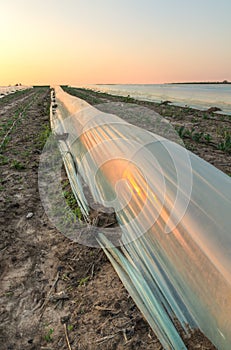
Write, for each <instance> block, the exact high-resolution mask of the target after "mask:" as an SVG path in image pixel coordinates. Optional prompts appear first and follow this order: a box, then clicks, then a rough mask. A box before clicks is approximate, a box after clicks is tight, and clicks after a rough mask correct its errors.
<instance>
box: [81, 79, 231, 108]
mask: <svg viewBox="0 0 231 350" xmlns="http://www.w3.org/2000/svg"><path fill="white" fill-rule="evenodd" d="M88 87H89V88H93V89H96V90H98V91H103V92H108V93H110V94H114V95H121V96H127V95H130V96H131V97H134V98H136V99H141V100H147V101H154V102H160V101H163V100H169V101H171V102H172V103H173V104H174V105H178V106H185V105H187V106H190V107H193V108H198V109H202V110H205V109H207V108H209V107H212V106H216V107H219V108H220V109H222V111H223V113H225V114H229V115H231V84H227V85H225V84H187V85H186V84H160V85H158V84H150V85H141V84H139V85H88Z"/></svg>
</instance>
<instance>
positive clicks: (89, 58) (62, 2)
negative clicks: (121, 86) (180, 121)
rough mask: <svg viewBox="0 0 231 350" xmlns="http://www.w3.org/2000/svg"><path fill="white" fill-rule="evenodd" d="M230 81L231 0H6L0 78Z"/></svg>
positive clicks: (0, 1) (1, 14) (1, 10)
mask: <svg viewBox="0 0 231 350" xmlns="http://www.w3.org/2000/svg"><path fill="white" fill-rule="evenodd" d="M225 79H227V80H231V0H193V1H190V0H0V85H9V84H15V83H22V84H72V85H78V84H88V83H93V84H94V83H165V82H176V81H208V80H209V81H214V80H225Z"/></svg>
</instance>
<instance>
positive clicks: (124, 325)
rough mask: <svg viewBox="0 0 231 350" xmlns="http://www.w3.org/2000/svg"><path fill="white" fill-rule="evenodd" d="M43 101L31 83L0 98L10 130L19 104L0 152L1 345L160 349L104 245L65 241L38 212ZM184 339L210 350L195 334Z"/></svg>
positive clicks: (45, 121)
mask: <svg viewBox="0 0 231 350" xmlns="http://www.w3.org/2000/svg"><path fill="white" fill-rule="evenodd" d="M2 100H4V99H2ZM49 103H50V95H49V89H46V88H40V89H39V88H37V89H34V90H33V91H28V92H26V93H25V94H24V95H23V96H18V95H17V96H15V99H14V98H13V96H11V100H10V101H7V103H5V105H4V101H1V105H0V107H1V112H0V114H1V117H0V123H1V126H2V127H4V126H5V127H6V123H8V124H9V125H8V126H7V128H8V129H9V127H11V126H12V122H11V123H9V121H10V120H12V121H13V120H15V118H18V116H19V113H20V111H22V110H24V113H23V115H22V116H21V117H20V119H19V120H18V121H17V122H16V123H15V124H14V127H13V128H12V130H11V133H10V137H9V138H8V139H7V142H6V143H5V144H4V147H3V149H2V151H1V158H0V172H1V184H0V186H1V187H0V190H1V191H0V211H1V217H0V225H1V237H0V272H1V282H0V293H1V294H0V349H1V350H19V349H20V350H22V349H23V350H27V349H28V350H29V349H30V350H32V349H34V350H36V349H43V350H52V349H54V350H56V349H63V350H64V349H68V350H70V349H72V350H76V349H81V350H83V349H85V350H86V349H87V350H90V349H93V350H95V349H97V350H100V349H102V350H104V349H144V350H148V349H150V350H151V349H153V350H157V349H158V350H161V349H162V346H161V345H160V343H159V341H158V340H157V338H156V336H155V335H154V334H153V332H152V331H151V329H150V327H149V326H148V324H147V323H146V321H144V319H143V318H142V315H141V314H140V312H139V310H137V308H136V306H135V305H134V302H133V300H132V299H131V297H129V295H128V293H127V292H126V290H125V289H124V287H123V285H122V284H121V282H120V280H119V278H118V277H117V275H116V273H115V272H114V270H113V268H112V266H111V265H110V263H109V262H108V261H107V259H106V257H105V256H104V255H103V253H102V251H101V250H100V249H91V248H88V247H85V246H80V245H78V244H76V243H73V242H71V241H69V240H68V239H67V238H65V237H64V236H63V235H61V234H60V233H59V232H58V231H57V230H56V228H54V227H53V225H52V224H51V223H50V222H49V220H48V218H47V216H46V214H45V212H44V209H43V207H42V205H41V202H40V198H39V192H38V186H37V175H38V165H39V156H40V154H41V150H42V146H43V144H44V142H45V139H46V136H47V133H48V125H49ZM14 114H15V115H14ZM7 128H6V130H8V129H7ZM6 130H5V131H6ZM3 136H4V134H2V136H1V137H3ZM67 339H68V341H69V342H70V346H69V348H68V341H67ZM186 343H187V344H189V345H188V348H189V349H213V347H212V346H211V345H210V344H209V342H208V341H207V340H205V339H204V338H202V337H201V335H200V334H199V333H197V334H196V335H194V336H192V337H191V338H190V339H188V340H186ZM203 346H204V347H203Z"/></svg>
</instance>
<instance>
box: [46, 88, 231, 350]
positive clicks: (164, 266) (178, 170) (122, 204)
mask: <svg viewBox="0 0 231 350" xmlns="http://www.w3.org/2000/svg"><path fill="white" fill-rule="evenodd" d="M55 93H56V101H57V105H58V107H57V109H56V112H53V113H52V114H51V115H52V126H53V130H54V131H55V132H56V133H58V134H60V133H66V134H67V135H68V137H67V140H66V141H65V142H64V143H65V144H66V145H67V147H68V150H69V152H71V156H72V159H74V161H75V163H76V164H77V167H78V172H79V173H80V174H81V176H82V178H84V181H85V182H86V184H87V185H88V186H89V188H90V190H91V193H92V195H93V197H94V199H95V200H96V201H97V202H99V203H102V204H103V205H104V206H106V207H107V206H108V207H112V206H113V207H114V209H115V212H116V215H117V219H118V222H119V224H120V228H121V231H122V236H121V237H120V240H119V242H118V246H116V245H115V244H114V243H113V244H112V243H111V242H110V240H109V238H108V237H107V236H106V235H105V234H104V233H100V232H98V233H96V234H97V240H98V242H99V244H100V245H101V246H102V248H103V249H104V251H105V253H106V254H107V256H108V258H109V259H110V261H111V263H112V264H113V266H114V268H115V270H116V271H117V273H118V275H119V276H120V278H121V280H122V281H123V283H124V285H125V287H126V288H127V289H128V291H129V293H130V294H131V296H132V297H133V299H134V300H135V302H136V304H137V305H138V307H139V308H140V310H141V311H142V313H143V314H144V316H145V317H146V319H147V321H148V322H149V324H150V325H151V327H152V328H153V330H154V331H155V333H156V334H157V336H158V337H159V339H160V341H161V343H162V344H163V346H164V348H165V349H175V350H179V349H185V348H186V347H185V345H184V343H183V341H182V339H181V337H180V335H179V333H178V332H177V330H176V328H175V324H176V322H175V321H176V320H178V321H179V322H180V324H181V326H182V328H183V329H184V332H185V333H187V332H188V329H189V328H200V329H201V331H202V332H203V333H204V334H205V335H206V336H207V337H208V338H209V339H210V340H211V341H212V342H213V343H214V344H215V345H216V346H217V347H218V349H221V350H229V349H230V346H231V316H230V315H231V232H230V208H231V179H230V177H228V176H227V175H225V174H224V173H222V172H221V171H219V170H218V169H216V168H215V167H213V166H212V165H210V164H208V163H207V162H205V161H204V160H202V159H201V158H199V157H197V156H196V155H194V154H193V153H191V152H189V151H187V150H185V149H184V148H183V147H182V146H180V145H179V144H176V143H174V142H172V141H170V140H167V139H165V138H163V137H161V136H159V135H156V134H152V133H150V132H147V131H145V130H143V129H140V128H137V127H136V126H133V125H130V124H128V123H126V122H125V121H123V120H121V119H120V118H118V117H116V116H115V115H112V114H106V113H103V112H100V111H99V110H97V109H96V108H93V107H91V106H90V105H88V104H87V103H86V102H85V101H83V100H80V99H78V98H75V97H73V96H70V95H68V94H66V93H64V92H63V90H62V89H61V88H59V87H57V88H55ZM62 143H63V142H61V144H62ZM68 166H69V165H68V163H66V167H68ZM69 173H70V174H71V173H74V167H72V168H70V171H69ZM77 178H78V177H77ZM72 179H73V176H72ZM72 187H76V191H75V194H76V196H77V197H78V201H79V204H80V205H81V206H82V210H83V211H84V212H85V213H86V215H87V210H88V209H87V203H86V202H85V199H84V194H83V192H82V189H81V184H80V183H79V182H78V181H76V183H75V181H74V180H73V181H72ZM81 198H82V199H81ZM82 203H84V204H82Z"/></svg>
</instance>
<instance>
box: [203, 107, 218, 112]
mask: <svg viewBox="0 0 231 350" xmlns="http://www.w3.org/2000/svg"><path fill="white" fill-rule="evenodd" d="M220 111H221V109H220V108H218V107H210V108H209V109H207V111H206V112H208V113H212V112H220Z"/></svg>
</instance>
